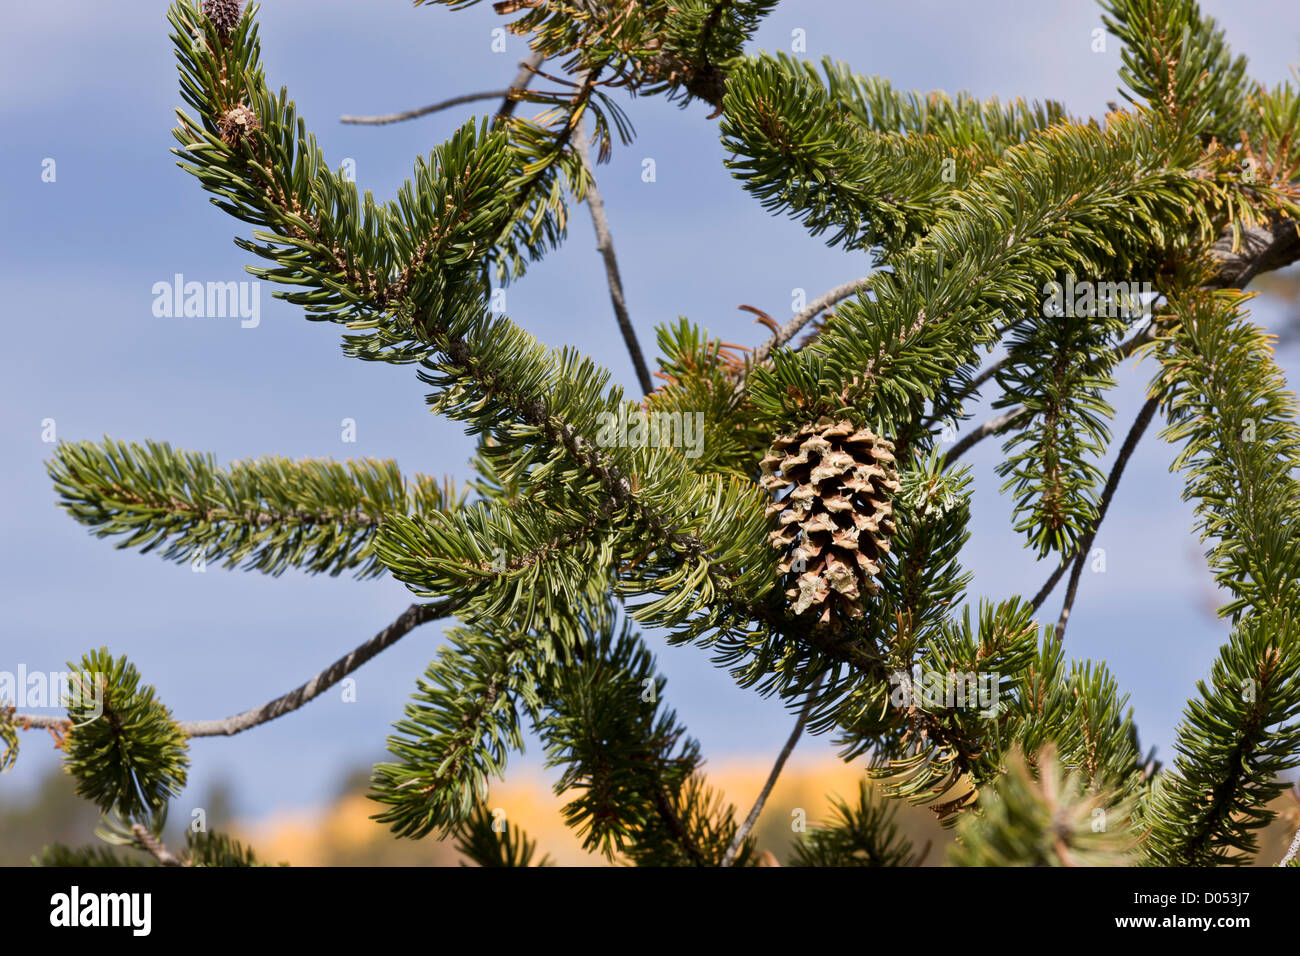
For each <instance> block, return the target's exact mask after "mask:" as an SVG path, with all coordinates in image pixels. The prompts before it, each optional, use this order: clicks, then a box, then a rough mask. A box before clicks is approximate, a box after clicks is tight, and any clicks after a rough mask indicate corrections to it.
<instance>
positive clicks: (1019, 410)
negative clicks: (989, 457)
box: [944, 405, 1029, 465]
mask: <svg viewBox="0 0 1300 956" xmlns="http://www.w3.org/2000/svg"><path fill="white" fill-rule="evenodd" d="M1028 411H1029V409H1027V408H1025V406H1023V405H1017V406H1016V407H1015V408H1013V409H1011V411H1009V412H1005V413H1003V414H1001V415H996V416H994V417H993V418H990V419H989V420H988V421H986V422H985V423H984V424H983V425H981V426H980V427H979V428H977V429H975V430H974V431H973V432H971V433H970V434H969V435H966V436H965V437H964V438H962V440H961V441H959V442H957V444H955V445H953V446H952V449H951V450H950V451H949V452H948V454H947V455H946V456H945V457H944V464H945V465H951V464H952V463H953V462H954V461H956V460H957V459H958V458H960V457H961V456H962V455H964V454H966V452H968V451H970V450H971V449H972V448H973V447H974V446H975V443H976V442H979V441H982V440H984V439H985V438H988V437H989V436H990V435H994V434H997V433H998V432H999V431H1001V430H1002V429H1003V428H1005V427H1006V426H1007V425H1010V424H1011V423H1012V422H1014V421H1015V420H1016V419H1018V418H1020V417H1021V416H1022V415H1024V414H1025V413H1026V412H1028Z"/></svg>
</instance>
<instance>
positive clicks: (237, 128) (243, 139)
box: [220, 103, 262, 146]
mask: <svg viewBox="0 0 1300 956" xmlns="http://www.w3.org/2000/svg"><path fill="white" fill-rule="evenodd" d="M220 126H221V140H222V142H224V143H227V144H229V145H230V146H239V145H244V144H246V143H247V142H248V138H249V136H250V135H251V134H252V132H253V130H256V129H261V128H262V124H261V123H259V122H258V121H257V114H256V113H254V112H253V111H252V110H250V109H249V108H248V107H247V106H244V105H243V104H242V103H241V104H240V105H239V106H236V107H235V108H234V109H232V110H230V111H229V112H227V113H226V115H225V116H223V117H221V123H220Z"/></svg>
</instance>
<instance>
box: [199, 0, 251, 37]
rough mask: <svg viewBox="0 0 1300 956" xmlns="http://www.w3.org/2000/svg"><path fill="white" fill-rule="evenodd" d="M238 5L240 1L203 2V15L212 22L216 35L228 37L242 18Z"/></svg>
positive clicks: (213, 0) (214, 0)
mask: <svg viewBox="0 0 1300 956" xmlns="http://www.w3.org/2000/svg"><path fill="white" fill-rule="evenodd" d="M239 3H240V0H203V15H204V16H205V17H207V18H208V19H209V20H211V21H212V25H213V26H215V27H216V28H217V32H218V33H220V34H221V35H222V36H223V37H225V36H229V35H230V32H231V31H232V30H234V29H235V27H236V26H238V25H239V18H240V16H242V14H241V12H240V9H239Z"/></svg>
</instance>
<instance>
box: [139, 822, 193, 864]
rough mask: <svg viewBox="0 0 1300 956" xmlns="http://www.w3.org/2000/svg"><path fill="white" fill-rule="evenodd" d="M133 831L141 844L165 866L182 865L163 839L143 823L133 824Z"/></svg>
mask: <svg viewBox="0 0 1300 956" xmlns="http://www.w3.org/2000/svg"><path fill="white" fill-rule="evenodd" d="M131 832H132V833H133V834H134V835H135V838H136V840H138V841H139V843H140V845H141V846H142V847H144V848H145V849H146V850H148V851H149V852H150V853H151V854H152V855H153V858H154V859H155V860H157V861H158V862H159V863H161V864H162V865H163V866H182V865H183V864H182V863H181V861H180V859H179V858H178V857H176V856H175V855H173V854H172V852H171V851H170V850H168V849H167V847H166V845H165V844H164V843H163V842H162V840H160V839H158V838H157V837H156V836H154V835H153V834H152V833H150V832H149V829H148V828H147V827H146V826H144V825H143V824H140V823H136V824H132V826H131Z"/></svg>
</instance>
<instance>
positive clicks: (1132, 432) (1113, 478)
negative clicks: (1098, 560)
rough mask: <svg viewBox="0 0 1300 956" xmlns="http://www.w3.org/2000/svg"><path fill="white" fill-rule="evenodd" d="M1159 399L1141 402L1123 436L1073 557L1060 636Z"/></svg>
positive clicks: (1057, 631)
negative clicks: (1127, 467) (1099, 534)
mask: <svg viewBox="0 0 1300 956" xmlns="http://www.w3.org/2000/svg"><path fill="white" fill-rule="evenodd" d="M1157 404H1158V401H1157V400H1156V399H1155V398H1148V399H1147V400H1146V402H1145V403H1144V404H1143V405H1142V410H1141V411H1140V412H1138V416H1137V418H1136V419H1134V421H1133V426H1132V427H1131V428H1130V429H1129V430H1128V435H1127V436H1125V438H1124V444H1123V445H1122V446H1120V450H1119V456H1118V457H1117V458H1116V459H1115V467H1114V468H1112V469H1111V470H1110V477H1109V478H1107V479H1106V487H1105V488H1104V489H1103V490H1102V493H1101V506H1100V507H1099V508H1098V509H1097V519H1096V520H1095V521H1094V522H1093V523H1092V527H1091V528H1090V529H1089V530H1088V536H1087V537H1086V538H1084V540H1083V541H1081V542H1080V543H1079V554H1078V557H1076V558H1075V559H1074V570H1073V571H1071V572H1070V586H1069V588H1067V589H1066V592H1065V604H1064V605H1063V606H1062V607H1061V617H1060V620H1058V621H1057V622H1056V636H1057V637H1058V638H1059V637H1060V636H1061V635H1062V634H1064V633H1065V625H1066V622H1067V621H1069V619H1070V609H1071V608H1072V607H1074V598H1075V595H1076V594H1077V593H1078V591H1079V575H1081V574H1082V573H1083V562H1084V561H1086V560H1087V559H1088V552H1089V551H1090V550H1091V549H1092V543H1093V542H1094V541H1095V540H1097V531H1098V529H1100V528H1101V522H1102V520H1103V519H1104V518H1105V517H1106V511H1107V510H1108V509H1109V508H1110V502H1111V499H1112V498H1114V497H1115V489H1116V488H1118V487H1119V480H1120V478H1121V477H1122V476H1123V474H1124V466H1125V465H1127V464H1128V460H1129V458H1130V457H1131V456H1132V455H1133V449H1135V448H1137V445H1138V442H1139V441H1141V439H1142V433H1143V432H1145V431H1146V430H1147V426H1148V425H1150V424H1151V416H1152V415H1154V414H1155V411H1156V405H1157Z"/></svg>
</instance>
